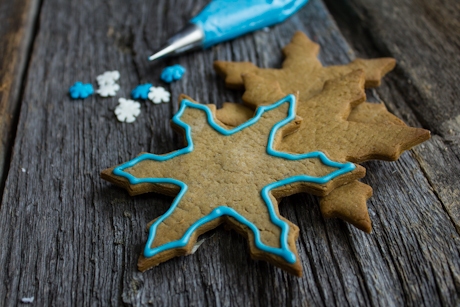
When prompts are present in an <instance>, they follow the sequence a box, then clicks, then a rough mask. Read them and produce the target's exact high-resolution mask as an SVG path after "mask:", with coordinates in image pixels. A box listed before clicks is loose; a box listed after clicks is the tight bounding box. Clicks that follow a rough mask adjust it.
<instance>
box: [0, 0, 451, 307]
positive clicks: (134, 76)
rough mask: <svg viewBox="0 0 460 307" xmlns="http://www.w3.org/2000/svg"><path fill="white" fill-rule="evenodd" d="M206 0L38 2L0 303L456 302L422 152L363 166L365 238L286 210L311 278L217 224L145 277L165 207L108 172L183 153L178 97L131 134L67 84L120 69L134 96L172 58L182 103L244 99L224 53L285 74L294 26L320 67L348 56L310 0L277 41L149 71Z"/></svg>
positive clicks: (267, 38) (107, 107)
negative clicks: (146, 156) (266, 257)
mask: <svg viewBox="0 0 460 307" xmlns="http://www.w3.org/2000/svg"><path fill="white" fill-rule="evenodd" d="M205 2H206V1H204V0H202V1H179V0H175V1H167V0H160V1H155V2H154V1H144V0H133V1H130V2H126V1H122V0H115V1H106V2H103V1H95V0H91V1H89V0H87V1H86V0H85V1H80V2H79V3H75V2H74V1H66V0H44V2H43V7H42V10H41V16H40V28H39V29H40V30H39V32H38V36H37V38H36V44H35V47H34V50H33V56H32V59H31V64H30V67H29V73H28V75H27V78H26V83H25V91H24V96H23V101H22V104H23V107H22V109H21V116H20V120H19V124H18V130H17V131H18V132H17V137H16V140H15V146H14V152H13V159H12V165H11V170H10V173H9V176H8V179H7V182H6V189H5V193H4V196H3V199H2V206H1V208H0V232H1V233H2V235H3V237H4V239H3V240H1V241H0V250H2V252H1V253H0V281H1V284H0V298H1V299H0V302H1V303H0V305H16V304H18V302H19V300H20V298H22V297H30V296H34V297H35V302H36V304H37V305H57V306H61V305H78V306H81V305H109V304H113V305H122V304H128V305H136V306H144V305H151V304H154V305H167V306H168V305H169V306H171V305H172V306H190V305H193V306H208V305H222V306H246V305H254V306H280V305H292V306H305V305H314V306H334V305H336V306H348V305H350V306H359V305H375V306H389V305H408V306H415V305H421V306H424V305H425V306H433V305H441V304H444V305H455V304H458V302H459V295H458V293H459V287H460V286H459V285H460V257H459V256H460V250H459V249H460V248H459V247H460V245H459V238H458V234H457V233H456V231H455V227H454V225H453V224H452V223H451V220H450V218H449V216H448V214H447V213H446V211H445V208H444V207H443V203H442V202H441V201H440V199H439V198H438V197H437V194H436V193H434V192H433V190H432V189H431V185H430V183H429V182H428V181H427V178H426V177H425V173H424V172H423V171H422V169H421V168H420V165H419V163H418V160H417V159H415V155H414V153H412V152H409V153H405V154H403V155H402V157H401V159H400V160H399V161H398V162H394V163H384V162H371V163H367V164H366V165H365V166H366V167H367V169H368V176H367V177H366V178H365V182H366V183H367V184H369V185H371V186H372V187H373V188H374V189H375V193H374V197H373V198H371V200H370V202H369V210H370V214H371V219H372V222H373V225H374V232H373V233H372V234H370V235H367V234H364V233H362V232H360V231H357V230H355V229H354V228H352V227H350V226H349V225H346V224H345V223H343V222H341V221H338V220H324V219H323V218H322V217H321V214H320V211H319V207H318V202H317V200H316V199H315V198H314V197H311V196H309V195H297V196H293V197H290V198H287V199H286V200H284V201H283V204H282V205H281V207H280V210H281V213H282V215H283V216H285V217H286V218H288V219H290V220H291V221H293V222H294V223H296V224H297V225H299V227H300V229H301V233H300V237H299V240H298V245H297V246H298V250H299V255H300V257H301V261H302V266H303V270H304V277H303V278H296V277H292V276H290V275H288V274H287V273H285V272H282V271H280V270H279V269H277V268H274V267H273V266H271V265H269V264H267V263H265V262H257V261H253V260H251V259H250V258H249V256H248V255H249V254H248V249H247V246H246V242H245V240H244V239H243V238H242V237H241V236H239V235H237V234H236V233H234V232H227V231H224V229H223V228H219V229H217V230H216V231H213V232H210V233H208V234H206V235H204V236H202V237H203V238H204V239H205V242H204V243H203V245H202V246H201V247H200V248H199V249H198V250H197V252H196V253H195V254H194V255H191V256H188V257H181V258H176V259H173V260H171V261H168V262H166V263H163V264H161V265H160V266H158V267H156V268H154V269H153V270H151V271H148V272H146V273H140V272H139V271H137V268H136V263H137V258H138V256H139V254H140V253H141V249H142V247H143V245H144V243H145V241H146V239H147V234H146V232H145V226H146V224H147V223H148V222H149V221H150V220H152V219H154V218H156V217H157V216H159V215H160V214H162V213H164V212H165V211H166V210H167V208H169V205H170V203H171V199H170V198H168V197H164V196H160V195H155V194H152V195H141V196H137V197H129V196H128V195H127V194H126V192H125V191H122V190H120V189H117V188H116V187H114V186H111V185H109V184H107V183H105V182H102V181H101V180H100V179H99V172H100V170H102V169H104V168H106V167H109V166H112V165H115V164H118V163H121V162H123V161H126V160H128V159H130V158H132V157H134V156H135V155H137V154H138V153H139V152H142V151H150V152H155V153H164V152H167V151H170V150H173V149H175V148H178V146H179V144H180V142H179V138H178V137H177V135H174V134H173V133H172V131H171V129H170V128H169V119H170V118H171V116H172V115H173V114H174V113H175V112H176V111H177V107H178V106H177V103H175V102H174V103H171V104H161V105H153V104H150V103H145V104H143V105H142V111H143V113H142V114H141V115H140V117H139V118H138V119H137V120H136V122H135V123H133V124H131V125H128V124H122V123H118V122H117V121H116V118H115V116H114V114H113V109H114V108H115V106H116V104H117V98H106V99H103V98H100V97H97V96H92V97H90V98H88V99H86V100H84V101H71V100H70V98H69V97H68V95H67V91H68V87H69V86H70V85H72V84H73V83H74V82H75V81H84V82H91V81H92V83H93V84H95V77H96V76H97V75H98V74H100V73H102V72H104V71H105V70H111V69H119V70H120V72H121V75H122V77H121V79H120V81H119V84H120V86H121V90H120V92H119V94H118V97H128V95H129V92H130V91H131V89H132V88H134V87H135V86H136V85H138V84H139V83H142V82H147V81H148V82H152V83H154V84H161V82H160V81H159V79H158V77H159V74H160V72H161V70H162V68H163V67H165V66H166V65H169V64H172V63H174V64H176V63H177V64H181V65H183V66H185V67H186V68H187V69H188V71H187V74H186V76H185V78H184V79H183V80H181V81H179V82H176V83H174V84H172V85H171V86H168V87H169V89H170V90H171V93H172V97H173V99H174V100H175V99H177V97H178V95H179V94H180V93H182V92H183V93H186V94H188V95H190V96H191V97H193V98H195V99H196V100H198V101H201V102H208V103H211V102H212V103H217V104H219V105H220V104H221V103H222V102H224V101H237V100H239V99H240V98H239V97H240V95H241V93H240V92H232V91H228V90H226V89H225V88H224V85H223V82H222V80H220V79H218V78H217V77H216V76H215V74H214V72H213V71H212V61H213V60H215V59H219V60H251V61H254V62H255V63H256V64H257V65H262V66H278V65H280V63H281V51H280V47H282V46H284V45H285V44H286V43H288V42H289V40H290V38H291V36H292V34H293V33H294V32H295V31H296V30H302V31H304V32H306V33H307V34H308V35H309V36H310V37H312V38H313V39H315V40H316V41H318V42H319V43H320V44H321V46H322V49H321V55H320V57H321V60H322V61H323V62H324V63H325V64H338V63H346V62H348V61H349V60H350V59H351V58H352V57H353V52H352V51H351V49H350V48H349V47H348V45H347V44H346V42H345V40H344V39H343V38H342V37H341V36H340V34H339V32H338V29H337V28H336V26H335V24H334V22H333V20H332V19H331V18H330V16H329V15H328V13H327V10H326V9H325V7H324V5H323V3H322V2H321V1H319V0H312V1H311V3H309V4H308V5H307V6H306V7H305V8H303V9H302V10H300V11H299V13H298V14H296V15H295V16H293V17H292V18H290V19H289V20H288V21H287V22H285V23H283V24H282V25H279V26H276V27H273V28H271V29H270V30H269V31H268V32H264V31H259V32H257V33H255V34H252V35H247V36H245V37H242V38H239V39H237V40H235V41H233V42H229V43H224V44H221V45H219V46H216V47H213V48H211V49H209V50H206V51H203V52H198V53H193V54H189V55H186V56H183V57H180V58H176V59H169V60H166V61H164V62H161V63H158V64H153V65H151V64H148V62H147V61H146V58H147V56H148V55H149V54H150V52H151V51H153V49H155V48H156V47H157V46H158V45H159V44H160V42H161V41H164V40H165V39H166V38H167V37H168V36H169V35H171V34H173V33H174V32H175V31H177V30H178V29H180V28H181V27H182V26H183V25H184V24H185V22H186V21H187V20H188V19H189V18H190V17H191V16H192V15H194V14H195V13H196V12H197V11H198V10H199V9H200V8H201V7H203V5H204V4H205ZM373 99H377V98H376V97H374V98H373ZM395 110H396V112H397V111H399V110H400V109H399V106H398V105H395ZM409 111H410V108H409ZM408 114H409V115H410V114H411V113H410V112H409V113H408ZM419 159H424V158H423V156H422V157H419ZM21 168H24V169H25V170H26V172H22V171H21Z"/></svg>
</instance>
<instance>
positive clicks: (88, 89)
mask: <svg viewBox="0 0 460 307" xmlns="http://www.w3.org/2000/svg"><path fill="white" fill-rule="evenodd" d="M69 92H70V97H72V98H73V99H78V98H86V97H88V96H89V95H91V94H93V93H94V90H93V86H92V85H91V84H89V83H88V84H83V83H81V82H76V83H75V84H74V85H73V86H72V87H71V88H70V89H69Z"/></svg>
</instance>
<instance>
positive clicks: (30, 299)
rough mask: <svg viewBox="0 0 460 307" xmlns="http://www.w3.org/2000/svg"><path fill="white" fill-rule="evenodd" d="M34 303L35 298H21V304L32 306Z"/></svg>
mask: <svg viewBox="0 0 460 307" xmlns="http://www.w3.org/2000/svg"><path fill="white" fill-rule="evenodd" d="M33 302H34V297H33V296H31V297H23V298H21V303H24V304H32V303H33Z"/></svg>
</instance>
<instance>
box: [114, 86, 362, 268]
mask: <svg viewBox="0 0 460 307" xmlns="http://www.w3.org/2000/svg"><path fill="white" fill-rule="evenodd" d="M285 102H289V103H290V106H289V115H288V117H286V118H285V119H284V120H282V121H280V122H278V123H277V124H275V125H274V126H273V128H272V130H271V132H270V136H269V140H268V146H267V153H268V154H269V155H272V156H275V157H280V158H284V159H289V160H300V159H307V158H319V159H320V160H321V162H322V163H324V164H325V165H328V166H331V167H335V168H338V170H335V171H334V172H332V173H330V174H328V175H326V176H323V177H312V176H308V175H300V176H294V177H290V178H286V179H283V180H281V181H277V182H274V183H271V184H269V185H267V186H265V187H264V188H263V189H262V191H261V196H262V198H263V199H264V201H265V203H266V205H267V208H268V211H269V214H270V219H271V221H272V222H273V223H274V224H275V225H277V226H278V227H280V228H281V236H280V241H281V242H280V243H281V248H275V247H270V246H266V245H264V244H263V243H262V242H261V240H260V232H259V229H258V228H257V227H256V226H255V225H254V224H252V223H251V222H249V221H248V220H247V219H246V218H244V217H243V216H242V215H240V214H239V213H238V212H236V211H235V210H234V209H232V208H229V207H224V206H221V207H217V208H216V209H214V210H213V211H212V212H211V213H210V214H208V215H207V216H205V217H203V218H201V219H199V220H198V221H196V222H195V223H194V224H193V225H192V226H190V228H189V229H188V230H187V231H186V232H185V234H184V236H183V237H182V238H181V239H180V240H177V241H172V242H169V243H166V244H163V245H161V246H158V247H156V248H153V249H151V248H150V246H152V243H153V240H154V239H155V234H156V229H157V227H158V225H159V224H160V223H161V222H162V221H163V220H165V219H166V218H167V217H169V216H170V215H171V213H172V212H173V211H174V210H175V209H176V207H177V205H178V204H179V202H180V200H181V199H182V197H183V196H184V194H185V192H187V189H188V186H187V185H186V184H185V183H183V182H182V181H179V180H175V179H171V178H141V179H139V178H136V177H134V176H133V175H131V174H128V173H126V172H124V171H123V170H124V169H125V168H128V167H132V166H134V165H135V164H137V163H138V162H140V161H143V160H146V159H151V160H155V161H166V160H169V159H172V158H174V157H177V156H179V155H183V154H187V153H189V152H192V151H193V148H194V146H193V141H192V137H191V127H190V126H189V125H187V124H186V123H184V122H182V121H181V120H180V118H181V116H182V115H183V113H184V111H185V109H186V108H187V107H192V108H196V109H200V110H203V111H205V112H206V114H207V119H208V123H209V125H210V126H211V127H212V128H214V129H215V130H216V131H218V132H219V133H221V134H223V135H226V136H228V135H232V134H234V133H237V132H239V131H241V130H243V129H244V128H246V127H249V126H251V125H253V124H254V123H256V122H257V121H258V120H259V119H260V117H261V116H262V114H263V113H264V112H265V111H269V110H272V109H274V108H277V107H278V106H280V105H281V104H283V103H285ZM295 104H296V101H295V96H294V95H289V96H286V97H285V98H283V99H281V100H280V101H278V102H276V103H274V104H272V105H269V106H262V107H259V108H258V109H257V112H256V115H255V116H254V117H253V118H252V119H251V120H249V121H247V122H246V123H244V124H242V125H240V126H238V127H236V128H233V129H231V130H227V129H224V128H222V127H221V126H219V125H218V124H217V123H216V122H215V121H214V118H213V116H212V113H211V110H210V109H209V108H208V107H207V106H206V105H201V104H196V103H193V102H191V101H189V100H187V99H184V100H182V102H181V108H180V110H179V112H178V113H177V114H176V115H175V116H174V117H173V119H172V121H173V122H174V123H175V124H177V125H178V126H180V127H182V128H184V130H185V133H186V140H187V144H188V145H187V147H185V148H182V149H180V150H177V151H174V152H172V153H169V154H167V155H155V154H150V153H147V154H143V155H140V156H139V157H137V158H135V159H133V160H131V161H128V162H126V163H124V164H122V165H120V166H118V167H116V168H115V169H114V170H113V173H114V174H115V175H117V176H122V177H125V178H127V179H128V180H129V182H130V183H131V184H138V183H144V182H148V183H172V184H175V185H177V186H179V187H180V192H179V194H178V195H177V196H176V198H175V199H174V201H173V203H172V205H171V207H170V208H169V210H168V211H166V213H165V214H163V215H162V216H161V217H160V218H158V219H157V220H156V221H155V223H153V224H152V226H151V227H150V231H149V238H148V240H147V243H146V246H145V249H144V256H145V257H147V258H149V257H152V256H154V255H156V254H157V253H160V252H162V251H165V250H168V249H172V248H177V247H183V246H185V245H187V243H188V242H189V240H190V237H191V235H192V234H193V232H194V231H195V230H196V229H197V228H198V227H200V226H201V225H203V224H205V223H208V222H210V221H212V220H214V219H216V218H218V217H220V216H223V215H228V216H231V217H233V218H235V219H236V220H237V221H239V222H240V223H242V224H244V225H246V226H248V227H249V228H250V229H251V230H252V231H253V233H254V238H255V245H256V247H257V248H258V249H260V250H262V251H265V252H269V253H272V254H275V255H278V256H281V257H283V258H284V259H285V260H286V261H287V262H289V263H295V262H296V256H295V255H294V253H293V252H291V251H290V250H289V248H288V241H287V240H288V233H289V225H288V224H287V223H286V222H284V221H282V220H281V219H280V218H279V217H278V216H277V215H276V212H275V210H274V206H273V203H272V202H271V199H270V196H269V192H270V191H271V190H272V189H274V188H277V187H280V186H283V185H286V184H290V183H294V182H298V181H306V182H314V183H325V182H327V181H329V180H331V179H332V178H335V177H337V176H339V175H342V174H344V173H347V172H350V171H352V170H354V169H355V165H354V164H353V163H338V162H333V161H331V160H329V159H328V158H327V157H326V155H325V154H323V153H322V152H319V151H316V152H311V153H306V154H299V155H293V154H288V153H284V152H278V151H275V150H274V149H273V142H274V139H275V134H276V132H277V131H278V129H279V128H280V127H282V126H284V125H286V124H287V123H288V122H290V121H291V120H293V119H294V118H295Z"/></svg>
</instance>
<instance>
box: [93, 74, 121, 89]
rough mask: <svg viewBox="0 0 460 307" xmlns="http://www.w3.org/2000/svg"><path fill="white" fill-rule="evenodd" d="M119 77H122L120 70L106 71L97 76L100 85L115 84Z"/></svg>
mask: <svg viewBox="0 0 460 307" xmlns="http://www.w3.org/2000/svg"><path fill="white" fill-rule="evenodd" d="M118 79H120V72H119V71H118V70H114V71H106V72H105V73H103V74H102V75H99V76H97V77H96V80H97V84H99V87H104V86H106V85H111V84H114V83H115V81H117V80H118Z"/></svg>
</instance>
